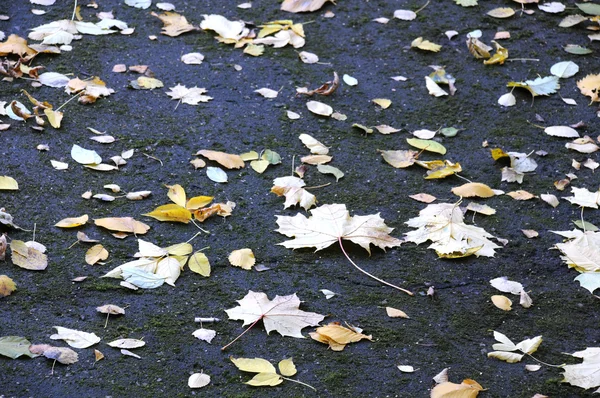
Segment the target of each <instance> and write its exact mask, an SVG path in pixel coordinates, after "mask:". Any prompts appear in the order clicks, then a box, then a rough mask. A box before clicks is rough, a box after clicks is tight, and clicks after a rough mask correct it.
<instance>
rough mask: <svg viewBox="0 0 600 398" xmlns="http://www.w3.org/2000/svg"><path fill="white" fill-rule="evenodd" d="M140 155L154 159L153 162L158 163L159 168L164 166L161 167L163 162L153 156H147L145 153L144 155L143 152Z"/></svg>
mask: <svg viewBox="0 0 600 398" xmlns="http://www.w3.org/2000/svg"><path fill="white" fill-rule="evenodd" d="M142 155H144V156H146V157H149V158H150V159H154V160H156V161H157V162H158V163H160V165H161V166H164V165H163V162H162V160H160V159H159V158H155V157H154V156H151V155H148V154H147V153H145V152H142Z"/></svg>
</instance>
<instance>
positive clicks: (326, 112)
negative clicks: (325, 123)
mask: <svg viewBox="0 0 600 398" xmlns="http://www.w3.org/2000/svg"><path fill="white" fill-rule="evenodd" d="M306 107H307V108H308V110H309V111H311V112H312V113H315V114H317V115H321V116H331V114H332V113H333V108H332V107H330V106H329V105H327V104H324V103H322V102H319V101H308V102H307V103H306Z"/></svg>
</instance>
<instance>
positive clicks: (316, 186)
mask: <svg viewBox="0 0 600 398" xmlns="http://www.w3.org/2000/svg"><path fill="white" fill-rule="evenodd" d="M330 185H331V183H330V182H328V183H327V184H321V185H314V186H312V187H304V189H319V188H325V187H328V186H330Z"/></svg>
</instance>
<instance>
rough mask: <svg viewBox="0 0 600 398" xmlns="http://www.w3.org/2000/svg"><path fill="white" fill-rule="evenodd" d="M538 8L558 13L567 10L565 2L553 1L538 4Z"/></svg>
mask: <svg viewBox="0 0 600 398" xmlns="http://www.w3.org/2000/svg"><path fill="white" fill-rule="evenodd" d="M538 8H539V9H540V10H542V11H544V12H549V13H551V14H557V13H559V12H563V11H564V10H565V5H564V4H563V3H559V2H557V1H553V2H551V3H544V4H538Z"/></svg>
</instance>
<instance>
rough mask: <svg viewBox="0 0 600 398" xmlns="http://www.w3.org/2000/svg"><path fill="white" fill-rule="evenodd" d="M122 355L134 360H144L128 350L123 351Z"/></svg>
mask: <svg viewBox="0 0 600 398" xmlns="http://www.w3.org/2000/svg"><path fill="white" fill-rule="evenodd" d="M121 354H123V355H127V356H128V357H134V358H137V359H142V357H141V356H139V355H138V354H134V353H133V352H131V351H129V350H126V349H122V350H121Z"/></svg>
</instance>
